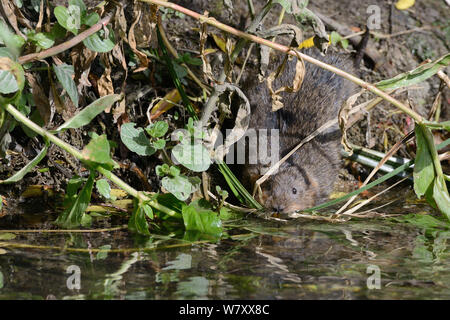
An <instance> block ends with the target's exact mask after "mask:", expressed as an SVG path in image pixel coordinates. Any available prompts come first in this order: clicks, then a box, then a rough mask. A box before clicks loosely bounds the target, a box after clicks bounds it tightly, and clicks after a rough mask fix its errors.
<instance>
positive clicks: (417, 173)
mask: <svg viewBox="0 0 450 320" xmlns="http://www.w3.org/2000/svg"><path fill="white" fill-rule="evenodd" d="M423 130H428V129H426V128H424V127H422V126H421V125H417V126H416V127H415V132H416V145H417V151H416V159H415V161H414V173H413V176H414V191H415V192H416V195H417V197H418V198H420V197H422V196H423V195H424V194H425V193H426V191H427V189H428V188H429V187H430V185H431V183H432V182H433V179H434V175H435V172H434V166H433V160H432V158H431V154H430V150H429V149H428V145H427V141H426V138H425V133H424V132H423Z"/></svg>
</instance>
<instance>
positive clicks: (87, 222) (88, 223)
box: [80, 213, 92, 228]
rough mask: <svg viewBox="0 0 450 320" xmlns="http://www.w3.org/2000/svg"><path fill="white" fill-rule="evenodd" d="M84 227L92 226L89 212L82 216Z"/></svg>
mask: <svg viewBox="0 0 450 320" xmlns="http://www.w3.org/2000/svg"><path fill="white" fill-rule="evenodd" d="M80 224H81V226H82V227H85V228H90V227H91V226H92V217H91V215H90V214H87V213H83V215H82V216H81V222H80Z"/></svg>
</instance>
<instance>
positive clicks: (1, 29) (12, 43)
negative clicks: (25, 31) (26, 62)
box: [0, 20, 25, 60]
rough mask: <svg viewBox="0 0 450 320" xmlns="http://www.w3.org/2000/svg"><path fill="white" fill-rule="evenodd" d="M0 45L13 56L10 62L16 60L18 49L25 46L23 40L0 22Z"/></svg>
mask: <svg viewBox="0 0 450 320" xmlns="http://www.w3.org/2000/svg"><path fill="white" fill-rule="evenodd" d="M0 43H2V44H4V45H5V46H6V47H7V48H8V49H9V51H10V52H11V53H12V55H13V56H14V59H11V60H16V58H17V57H18V56H19V53H20V49H21V48H22V46H23V45H24V44H25V39H24V38H22V37H21V36H18V35H16V34H15V33H14V32H12V31H11V30H10V29H9V28H8V26H7V25H6V23H4V22H3V21H2V20H0Z"/></svg>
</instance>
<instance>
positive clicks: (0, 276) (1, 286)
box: [0, 271, 4, 289]
mask: <svg viewBox="0 0 450 320" xmlns="http://www.w3.org/2000/svg"><path fill="white" fill-rule="evenodd" d="M3 285H4V280H3V273H2V272H1V271H0V289H1V288H3Z"/></svg>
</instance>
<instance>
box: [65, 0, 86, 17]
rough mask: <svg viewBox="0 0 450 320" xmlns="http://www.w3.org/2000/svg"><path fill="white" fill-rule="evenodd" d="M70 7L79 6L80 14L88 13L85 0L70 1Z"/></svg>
mask: <svg viewBox="0 0 450 320" xmlns="http://www.w3.org/2000/svg"><path fill="white" fill-rule="evenodd" d="M69 6H77V7H79V8H80V13H81V14H85V13H86V10H87V8H86V5H85V4H84V1H83V0H69Z"/></svg>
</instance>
